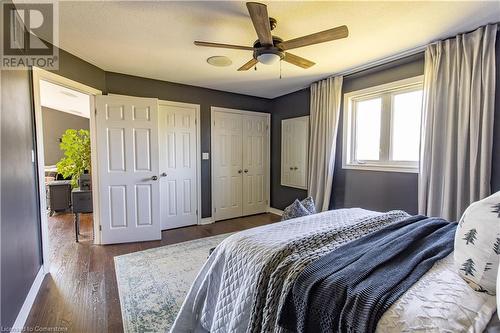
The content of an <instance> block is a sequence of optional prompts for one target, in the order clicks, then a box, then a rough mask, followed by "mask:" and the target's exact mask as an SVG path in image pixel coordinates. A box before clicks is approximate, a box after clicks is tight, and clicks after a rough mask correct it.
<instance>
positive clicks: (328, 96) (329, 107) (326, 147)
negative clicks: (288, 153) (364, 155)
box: [308, 76, 343, 211]
mask: <svg viewBox="0 0 500 333" xmlns="http://www.w3.org/2000/svg"><path fill="white" fill-rule="evenodd" d="M342 81H343V80H342V76H338V77H331V78H328V79H325V80H322V81H319V82H316V83H313V84H312V85H311V108H310V117H309V118H310V139H309V166H308V170H309V171H308V194H309V196H311V197H313V199H314V202H315V204H316V210H317V211H325V210H328V206H329V204H330V195H331V192H332V182H333V170H334V165H335V148H336V147H335V146H336V138H337V129H338V124H339V115H340V99H341V96H342Z"/></svg>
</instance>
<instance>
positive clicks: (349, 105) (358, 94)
mask: <svg viewBox="0 0 500 333" xmlns="http://www.w3.org/2000/svg"><path fill="white" fill-rule="evenodd" d="M423 81H424V76H423V75H420V76H415V77H411V78H408V79H403V80H399V81H394V82H390V83H386V84H382V85H378V86H374V87H369V88H366V89H361V90H357V91H352V92H349V93H346V94H344V109H343V144H342V168H343V169H357V170H371V171H391V172H409V173H418V168H419V167H418V165H419V162H418V161H416V162H410V161H392V160H390V156H392V151H391V149H392V144H391V142H392V138H391V135H392V132H393V131H392V104H393V103H392V100H393V96H394V94H395V93H401V92H405V91H408V92H410V91H415V90H421V89H423ZM376 97H380V98H382V114H381V117H382V119H381V133H380V148H381V149H380V159H379V160H371V161H368V160H367V161H357V160H356V159H355V147H356V142H355V140H356V124H355V122H354V119H356V118H355V112H356V110H355V102H359V101H362V100H366V99H372V98H376ZM387 126H390V128H389V129H386V128H385V127H387Z"/></svg>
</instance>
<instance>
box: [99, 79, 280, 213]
mask: <svg viewBox="0 0 500 333" xmlns="http://www.w3.org/2000/svg"><path fill="white" fill-rule="evenodd" d="M106 87H107V91H108V93H115V94H123V95H131V96H141V97H156V98H159V99H162V100H168V101H175V102H185V103H194V104H200V113H201V151H202V152H210V107H211V106H220V107H226V108H233V109H241V110H250V111H260V112H269V111H270V109H271V101H270V100H269V99H266V98H258V97H252V96H247V95H240V94H234V93H228V92H223V91H219V90H213V89H206V88H200V87H194V86H188V85H184V84H178V83H172V82H166V81H158V80H152V79H146V78H141V77H137V76H130V75H125V74H118V73H108V72H107V73H106ZM210 157H212V155H210ZM200 158H201V156H200ZM211 192H212V189H211V169H210V160H202V161H201V216H202V217H209V216H212V195H211Z"/></svg>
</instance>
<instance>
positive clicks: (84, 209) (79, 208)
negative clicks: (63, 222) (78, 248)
mask: <svg viewBox="0 0 500 333" xmlns="http://www.w3.org/2000/svg"><path fill="white" fill-rule="evenodd" d="M71 201H72V203H73V205H72V209H73V214H74V221H75V239H76V242H78V235H79V234H80V214H81V213H92V191H91V190H81V189H80V188H75V189H73V191H71ZM92 238H94V228H92Z"/></svg>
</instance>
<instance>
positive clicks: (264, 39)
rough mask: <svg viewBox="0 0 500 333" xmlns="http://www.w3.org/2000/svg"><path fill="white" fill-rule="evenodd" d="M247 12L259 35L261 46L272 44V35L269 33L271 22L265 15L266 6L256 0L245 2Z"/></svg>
mask: <svg viewBox="0 0 500 333" xmlns="http://www.w3.org/2000/svg"><path fill="white" fill-rule="evenodd" d="M247 8H248V13H250V17H251V18H252V23H253V26H254V28H255V31H256V32H257V36H259V41H260V44H261V45H262V46H266V45H267V46H272V45H273V36H272V35H271V24H270V23H269V15H267V6H266V5H264V4H263V3H258V2H247Z"/></svg>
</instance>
